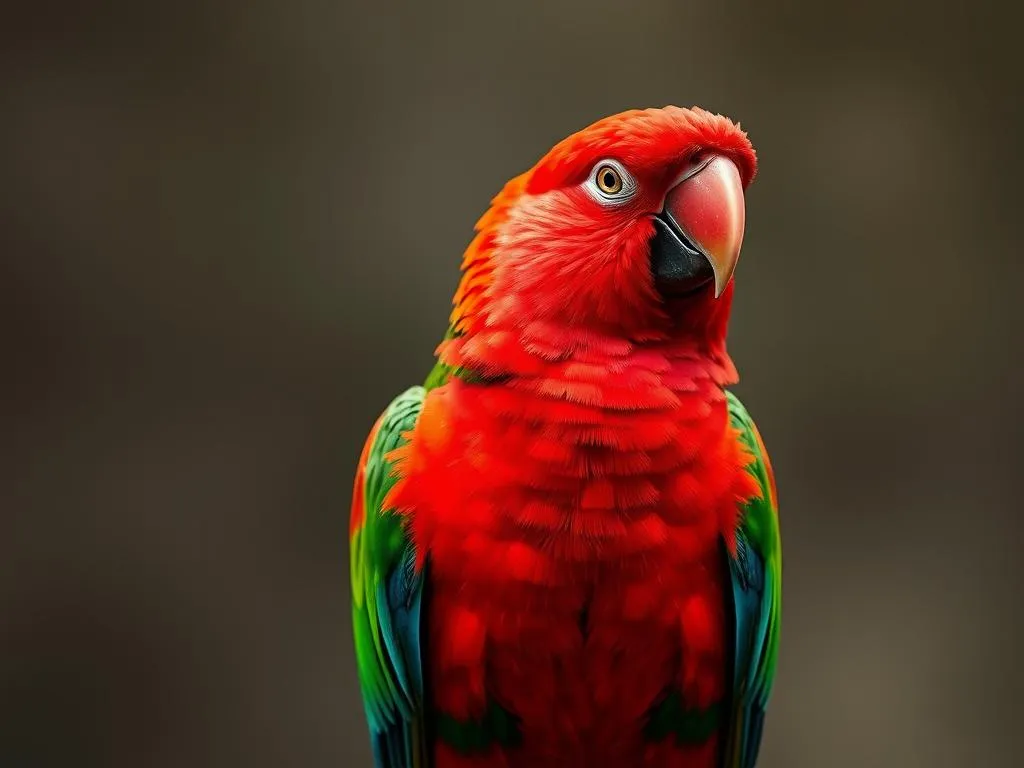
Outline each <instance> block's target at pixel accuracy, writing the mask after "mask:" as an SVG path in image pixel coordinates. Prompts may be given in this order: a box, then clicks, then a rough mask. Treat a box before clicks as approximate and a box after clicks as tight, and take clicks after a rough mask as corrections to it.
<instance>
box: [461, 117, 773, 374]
mask: <svg viewBox="0 0 1024 768" xmlns="http://www.w3.org/2000/svg"><path fill="white" fill-rule="evenodd" d="M698 152H700V153H709V152H710V153H714V154H716V155H723V156H725V157H728V158H729V159H730V160H732V162H733V163H735V165H736V168H737V170H738V171H739V174H740V179H741V181H742V185H743V187H744V188H745V187H746V186H747V185H748V184H749V183H750V182H751V180H752V179H753V177H754V175H755V173H756V168H757V160H756V156H755V154H754V149H753V147H752V146H751V144H750V141H749V140H748V139H747V136H746V134H745V133H744V132H743V131H742V130H741V129H740V127H739V125H737V124H735V123H733V122H732V121H730V120H729V119H728V118H725V117H723V116H721V115H715V114H712V113H710V112H707V111H705V110H703V109H700V108H698V107H694V108H693V109H681V108H679V107H671V106H670V107H665V108H664V109H647V110H631V111H628V112H623V113H621V114H618V115H613V116H611V117H607V118H604V119H603V120H600V121H598V122H596V123H594V124H593V125H591V126H589V127H588V128H585V129H583V130H582V131H579V132H578V133H575V134H573V135H571V136H569V137H568V138H566V139H564V140H563V141H561V142H559V143H558V144H557V145H556V146H555V147H554V148H552V149H551V150H550V151H549V152H548V153H547V154H546V155H545V156H544V157H543V158H542V159H541V160H540V161H539V162H538V163H537V164H536V165H535V166H534V167H533V168H532V169H531V170H530V171H528V172H526V173H524V174H522V175H520V176H518V177H516V178H514V179H512V180H511V181H509V182H508V183H507V184H506V185H505V188H504V189H503V190H502V191H501V193H500V194H498V196H497V197H495V199H494V200H493V203H492V206H491V208H490V210H489V211H488V212H487V213H486V214H485V215H484V216H483V217H482V218H481V219H480V221H479V222H478V223H477V236H476V238H475V239H474V240H473V242H472V243H471V244H470V246H469V248H468V249H467V251H466V254H465V256H464V260H463V271H464V275H463V279H462V282H461V284H460V285H459V289H458V292H457V293H456V296H455V309H454V311H453V313H452V325H453V327H454V329H455V331H456V332H457V333H458V334H461V335H465V336H466V337H471V336H473V335H474V333H475V332H478V331H481V330H483V329H484V328H488V329H489V330H490V332H489V334H488V336H489V339H488V345H489V346H492V347H493V346H494V345H495V343H496V340H501V339H504V340H505V341H507V342H508V343H507V344H502V345H501V346H502V349H501V351H500V355H504V356H506V357H507V356H508V355H512V354H514V352H513V347H520V345H519V344H516V343H515V339H514V338H513V337H519V341H522V340H523V339H528V338H534V339H537V340H538V343H540V342H541V340H543V343H546V344H548V345H549V346H550V347H551V350H550V351H551V354H559V353H566V352H568V351H569V349H567V347H569V346H571V345H572V344H573V343H574V342H573V338H574V337H578V336H579V335H580V334H588V335H589V336H590V337H591V338H594V337H596V336H600V337H604V338H611V339H622V340H629V341H643V340H655V339H665V340H669V339H677V340H683V339H690V340H692V341H694V342H695V343H699V344H701V345H702V346H709V347H712V348H715V347H719V346H722V345H724V337H725V331H726V324H727V322H728V315H729V308H730V305H731V299H732V288H731V283H730V285H729V287H728V288H727V289H726V291H725V293H724V294H723V295H722V296H721V297H720V298H718V299H715V298H714V295H713V291H711V290H702V291H698V292H697V293H695V294H691V295H690V296H687V297H685V298H680V299H675V300H671V301H667V300H666V299H665V298H664V297H663V296H661V295H660V294H659V293H658V291H657V290H656V289H655V285H654V279H653V276H652V274H651V269H650V242H651V238H652V236H653V234H654V223H653V219H654V215H655V214H656V213H658V211H659V210H661V208H662V206H663V204H664V201H665V196H666V193H667V192H668V190H669V188H670V187H672V185H673V184H674V183H676V181H677V180H678V179H679V176H680V172H681V169H684V168H685V166H686V164H687V163H690V162H692V161H693V158H694V156H695V153H698ZM602 160H613V161H616V162H617V163H619V164H620V165H621V167H623V168H624V169H626V171H627V172H628V174H629V176H630V177H631V182H633V183H635V193H634V194H633V195H632V196H631V197H630V199H629V200H628V202H626V203H624V204H622V205H616V206H612V207H609V206H607V205H601V204H600V203H598V202H597V201H596V200H594V199H593V197H592V196H591V195H589V194H588V193H587V190H586V183H587V179H588V176H589V175H591V173H592V170H593V168H594V166H595V163H598V162H599V161H602ZM499 329H503V330H506V331H508V334H507V335H505V336H502V335H501V334H495V333H494V331H497V330H499ZM531 329H532V330H531ZM524 331H525V334H524ZM469 343H472V342H471V341H470V339H469V338H465V339H462V340H460V341H459V342H457V343H455V345H454V346H456V347H464V346H465V344H469ZM445 346H446V348H447V349H451V347H452V346H453V345H452V344H448V345H445ZM520 348H521V347H520ZM723 354H724V347H723ZM445 357H446V354H445V350H444V349H442V359H444V358H445ZM457 357H460V358H463V362H464V361H465V358H464V357H463V356H462V355H457ZM469 357H472V358H476V360H477V363H478V365H479V363H480V362H481V361H482V360H483V359H485V358H488V357H490V358H492V359H494V361H495V362H497V358H498V357H499V353H498V350H496V349H494V350H491V353H485V352H484V351H483V350H479V349H478V350H476V353H475V354H472V355H469ZM447 362H450V363H455V362H456V361H455V360H452V359H450V360H448V361H447ZM506 362H507V361H506Z"/></svg>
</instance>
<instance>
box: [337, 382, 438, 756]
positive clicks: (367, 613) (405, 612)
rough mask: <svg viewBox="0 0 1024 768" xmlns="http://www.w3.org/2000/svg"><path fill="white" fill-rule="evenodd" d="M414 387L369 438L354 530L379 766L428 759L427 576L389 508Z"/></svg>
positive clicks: (419, 394)
mask: <svg viewBox="0 0 1024 768" xmlns="http://www.w3.org/2000/svg"><path fill="white" fill-rule="evenodd" d="M424 396H425V390H424V389H423V388H422V387H413V388H411V389H409V390H407V391H406V392H404V393H403V394H401V395H399V396H398V397H397V398H395V400H394V401H393V402H392V403H391V405H389V406H388V408H387V410H386V411H385V412H384V414H383V415H382V416H381V418H380V420H379V421H378V423H377V424H376V425H375V428H374V431H373V432H371V433H370V436H369V438H368V439H367V445H366V449H365V450H364V453H363V457H362V459H361V462H360V467H359V472H358V474H357V478H356V487H355V491H354V496H353V501H352V525H351V530H350V532H349V546H350V570H351V574H350V575H351V583H352V626H353V632H354V635H355V647H356V662H357V665H358V670H359V683H360V686H361V689H362V695H363V703H364V707H365V710H366V719H367V722H368V724H369V726H370V735H371V740H372V742H373V751H374V762H375V765H376V766H377V768H418V767H419V766H425V765H426V764H427V759H426V758H427V748H426V738H425V732H424V714H423V663H422V658H421V653H420V609H421V603H422V599H423V580H424V575H423V573H418V572H417V571H416V569H415V552H414V551H413V547H412V543H411V541H410V538H409V536H408V533H407V531H406V528H405V524H404V519H403V518H401V517H400V516H398V515H397V514H395V513H394V511H393V510H388V509H384V508H383V503H384V500H385V498H386V496H387V494H388V492H389V491H390V490H391V488H392V487H393V486H394V485H395V483H396V482H397V477H396V476H395V475H394V472H393V470H394V467H393V465H392V463H391V462H390V461H389V460H388V456H389V454H390V453H391V452H392V451H393V450H395V449H396V448H398V447H400V446H401V445H403V444H404V443H405V441H406V434H407V433H408V432H409V431H410V430H411V429H412V428H413V427H414V426H415V424H416V420H417V418H418V417H419V414H420V410H421V409H422V407H423V398H424Z"/></svg>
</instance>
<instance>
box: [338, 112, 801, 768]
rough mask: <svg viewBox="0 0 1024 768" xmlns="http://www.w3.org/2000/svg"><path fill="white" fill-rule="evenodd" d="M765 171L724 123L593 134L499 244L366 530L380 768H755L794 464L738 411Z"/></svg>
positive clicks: (517, 189) (373, 729) (411, 420)
mask: <svg viewBox="0 0 1024 768" xmlns="http://www.w3.org/2000/svg"><path fill="white" fill-rule="evenodd" d="M755 172H756V157H755V154H754V150H753V147H752V146H751V144H750V142H749V140H748V139H747V135H746V134H745V133H744V132H743V131H742V130H741V129H740V127H739V125H738V124H735V123H733V122H731V121H730V120H729V119H727V118H725V117H723V116H721V115H715V114H712V113H710V112H707V111H705V110H702V109H700V108H697V107H694V108H693V109H681V108H678V107H665V108H664V109H648V110H633V111H629V112H624V113H621V114H618V115H614V116H611V117H608V118H605V119H603V120H601V121H599V122H597V123H595V124H593V125H591V126H590V127H588V128H585V129H584V130H582V131H580V132H578V133H576V134H574V135H572V136H569V137H568V138H566V139H565V140H563V141H561V142H560V143H559V144H557V145H556V146H555V147H554V148H553V149H551V150H550V151H549V152H548V153H547V154H546V155H545V156H544V157H543V158H542V159H541V160H540V161H539V162H538V163H537V164H536V165H535V166H534V167H533V168H532V169H531V170H529V171H527V172H526V173H524V174H522V175H520V176H517V177H516V178H514V179H512V180H511V181H509V182H508V183H507V184H506V185H505V187H504V189H503V190H502V191H501V193H500V194H499V195H498V196H497V197H496V198H495V199H494V200H493V201H492V205H491V208H490V210H488V211H487V213H486V214H485V215H484V216H483V217H482V218H481V219H480V221H479V222H478V223H477V226H476V232H477V234H476V237H475V239H474V240H473V241H472V243H471V244H470V245H469V247H468V249H467V250H466V253H465V256H464V258H463V261H462V280H461V283H460V285H459V288H458V291H457V292H456V294H455V299H454V310H453V312H452V314H451V323H450V327H449V330H448V333H447V334H446V335H445V338H444V340H443V342H442V343H441V345H440V346H439V348H438V350H437V355H438V362H437V365H436V367H435V368H434V369H433V371H432V372H431V373H430V374H429V376H428V377H427V379H426V382H425V385H424V386H417V387H413V388H411V389H409V390H408V391H406V392H405V393H403V394H401V395H399V396H398V397H397V398H396V399H395V400H394V401H393V402H392V403H391V405H390V406H389V407H388V408H387V409H386V411H385V412H384V414H383V415H382V416H381V417H380V419H379V420H378V421H377V423H376V425H375V426H374V427H373V429H372V431H371V432H370V435H369V437H368V439H367V441H366V445H365V448H364V450H363V454H362V457H361V459H360V463H359V468H358V472H357V476H356V482H355V488H354V493H353V500H352V515H351V526H350V545H351V581H352V595H353V621H354V632H355V643H356V656H357V662H358V669H359V676H360V683H361V687H362V694H363V699H364V703H365V707H366V714H367V719H368V721H369V726H370V734H371V739H372V742H373V751H374V758H375V762H376V765H377V766H379V767H384V766H387V767H390V768H395V767H401V768H407V767H411V766H434V768H456V767H458V768H484V767H485V766H487V767H490V766H510V767H511V766H515V767H519V766H523V767H525V768H543V767H544V766H553V767H554V766H559V767H572V766H609V767H615V766H623V767H629V766H660V767H670V766H681V767H682V766H686V767H687V768H719V767H724V768H751V766H753V765H754V764H755V762H756V760H757V753H758V748H759V745H760V741H761V730H762V726H763V722H764V715H765V708H766V706H767V702H768V697H769V694H770V692H771V687H772V682H773V679H774V676H775V667H776V659H777V655H778V643H779V625H780V609H781V569H782V556H781V545H780V538H779V526H778V507H777V496H776V491H775V483H774V479H773V475H772V470H771V465H770V464H769V461H768V456H767V453H766V451H765V448H764V444H763V443H762V441H761V438H760V436H759V435H758V432H757V429H756V427H755V426H754V423H753V421H752V420H751V419H750V417H749V415H748V414H747V412H746V410H745V409H744V408H743V406H742V405H741V404H740V402H739V400H738V399H737V398H736V397H735V396H734V395H733V394H732V393H730V392H728V391H727V390H726V387H728V386H729V385H731V384H734V383H735V382H736V381H737V379H738V377H737V373H736V369H735V367H734V366H733V363H732V360H731V359H730V358H729V355H728V353H727V351H726V328H727V324H728V320H729V312H730V307H731V304H732V299H733V285H734V282H733V280H732V276H733V270H734V268H735V266H736V262H737V259H738V257H739V253H740V245H741V242H742V239H743V231H744V222H745V205H744V191H745V189H746V187H747V185H748V184H750V182H751V180H752V179H753V178H754V174H755Z"/></svg>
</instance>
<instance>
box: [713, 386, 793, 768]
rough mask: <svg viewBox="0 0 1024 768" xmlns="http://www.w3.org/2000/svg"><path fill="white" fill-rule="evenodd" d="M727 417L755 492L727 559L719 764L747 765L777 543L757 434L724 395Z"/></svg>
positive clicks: (776, 608)
mask: <svg viewBox="0 0 1024 768" xmlns="http://www.w3.org/2000/svg"><path fill="white" fill-rule="evenodd" d="M726 394H727V398H728V403H729V418H730V422H731V423H732V426H733V427H734V428H735V429H737V430H738V431H739V439H740V441H741V443H742V444H743V448H744V449H745V450H746V451H747V452H748V453H750V454H751V455H752V456H753V458H754V460H753V462H752V463H751V464H750V465H749V466H748V471H749V472H751V473H752V474H753V475H754V477H755V478H756V480H757V482H758V485H759V486H760V490H761V493H760V495H759V496H758V497H755V498H753V499H751V500H750V501H749V502H747V504H746V505H745V507H744V509H743V512H742V517H741V519H740V526H739V529H738V530H737V536H736V555H735V557H732V556H730V557H729V572H730V576H731V580H732V594H733V608H734V609H735V610H734V612H735V629H736V632H735V645H734V648H735V655H734V674H733V697H732V706H731V710H732V711H731V713H730V729H729V738H728V742H727V749H726V756H725V762H724V764H723V765H724V768H753V766H754V765H755V764H756V762H757V754H758V751H759V749H760V745H761V733H762V729H763V727H764V718H765V711H766V709H767V706H768V700H769V697H770V696H771V691H772V684H773V682H774V680H775V668H776V664H777V662H778V655H779V633H780V627H781V619H782V541H781V537H780V532H779V508H778V499H777V496H776V490H775V478H774V475H773V474H772V467H771V463H770V461H769V459H768V453H767V451H766V450H765V447H764V443H763V442H762V440H761V436H760V434H759V433H758V431H757V427H756V426H755V425H754V421H753V419H751V418H750V414H748V413H747V411H746V409H745V408H744V407H743V404H742V403H740V401H739V399H738V398H737V397H736V396H735V395H734V394H732V393H731V392H728V393H726Z"/></svg>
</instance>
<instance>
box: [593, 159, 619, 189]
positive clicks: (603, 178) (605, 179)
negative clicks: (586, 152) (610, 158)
mask: <svg viewBox="0 0 1024 768" xmlns="http://www.w3.org/2000/svg"><path fill="white" fill-rule="evenodd" d="M597 188H598V189H600V190H601V191H602V192H604V193H605V194H606V195H617V194H618V193H619V192H621V191H622V177H621V176H619V172H618V171H616V170H615V169H614V168H612V167H611V166H610V165H602V166H601V167H600V168H598V169H597Z"/></svg>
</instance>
